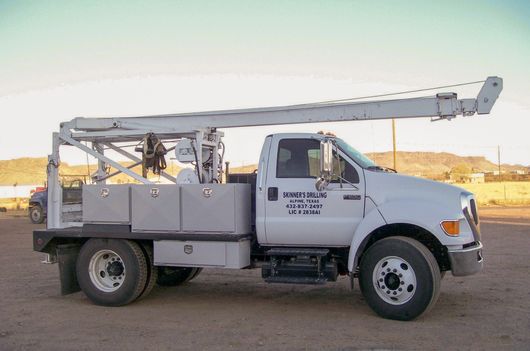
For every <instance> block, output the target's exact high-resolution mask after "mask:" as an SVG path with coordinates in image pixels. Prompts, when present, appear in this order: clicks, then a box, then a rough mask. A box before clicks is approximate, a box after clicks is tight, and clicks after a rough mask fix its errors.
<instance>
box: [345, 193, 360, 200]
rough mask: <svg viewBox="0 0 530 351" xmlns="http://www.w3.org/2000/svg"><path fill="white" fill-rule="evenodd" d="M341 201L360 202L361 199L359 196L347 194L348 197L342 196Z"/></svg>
mask: <svg viewBox="0 0 530 351" xmlns="http://www.w3.org/2000/svg"><path fill="white" fill-rule="evenodd" d="M342 199H343V200H360V199H361V195H353V194H348V195H344V196H342Z"/></svg>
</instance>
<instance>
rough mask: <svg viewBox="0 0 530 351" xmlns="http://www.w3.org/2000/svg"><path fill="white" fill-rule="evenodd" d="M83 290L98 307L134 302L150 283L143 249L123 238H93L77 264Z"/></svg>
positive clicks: (84, 248)
mask: <svg viewBox="0 0 530 351" xmlns="http://www.w3.org/2000/svg"><path fill="white" fill-rule="evenodd" d="M76 272H77V280H78V282H79V286H80V287H81V290H83V292H84V293H85V294H86V295H87V296H88V298H89V299H90V300H92V302H94V303H95V304H96V305H102V306H123V305H126V304H128V303H131V302H133V301H134V300H136V298H138V296H140V294H141V293H142V291H144V289H145V287H146V283H147V275H148V269H147V262H146V258H145V255H144V253H143V252H142V249H141V248H140V246H139V245H138V244H137V243H135V242H133V241H130V240H124V239H94V238H93V239H90V240H88V241H87V242H86V243H85V244H84V245H83V246H82V247H81V251H80V252H79V256H78V258H77V263H76Z"/></svg>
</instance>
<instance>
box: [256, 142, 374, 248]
mask: <svg viewBox="0 0 530 351" xmlns="http://www.w3.org/2000/svg"><path fill="white" fill-rule="evenodd" d="M269 155H270V157H269V165H268V167H267V178H266V179H267V181H266V189H264V190H266V193H265V194H264V195H265V199H264V201H265V234H266V241H267V243H266V244H269V245H293V246H294V245H296V246H306V245H310V246H314V245H319V246H347V245H350V243H351V240H352V237H353V233H354V231H355V228H356V227H357V225H358V224H359V223H360V221H361V220H362V217H363V213H364V191H365V186H364V177H363V173H362V168H361V167H359V166H358V165H357V164H355V163H354V162H353V161H352V160H350V159H348V158H347V156H346V155H344V154H342V152H340V150H338V155H336V156H338V158H339V159H340V163H339V162H338V161H337V159H335V160H334V161H335V162H334V163H335V165H334V167H335V171H334V173H335V174H339V172H340V174H342V177H343V178H345V179H346V180H348V182H350V183H352V184H348V182H345V181H342V182H340V180H339V178H338V177H334V179H333V180H332V183H330V185H329V186H328V188H327V189H326V190H325V191H321V192H318V191H317V190H316V188H315V181H316V178H317V176H318V175H319V159H320V140H319V139H317V138H310V137H308V136H307V135H304V137H298V138H297V137H285V136H281V135H275V136H273V140H272V143H271V147H270V154H269Z"/></svg>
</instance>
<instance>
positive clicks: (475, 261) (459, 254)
mask: <svg viewBox="0 0 530 351" xmlns="http://www.w3.org/2000/svg"><path fill="white" fill-rule="evenodd" d="M448 254H449V261H450V262H451V271H452V272H453V275H454V276H456V277H460V276H464V275H471V274H475V273H478V272H480V271H481V270H482V266H483V263H484V259H483V258H482V243H481V242H480V241H477V242H476V243H475V245H473V246H470V247H466V248H464V249H458V250H449V251H448Z"/></svg>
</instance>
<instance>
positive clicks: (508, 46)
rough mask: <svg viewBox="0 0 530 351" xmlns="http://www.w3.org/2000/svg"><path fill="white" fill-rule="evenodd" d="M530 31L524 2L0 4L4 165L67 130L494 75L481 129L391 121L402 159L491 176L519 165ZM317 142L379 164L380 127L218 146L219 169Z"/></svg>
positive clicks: (385, 135) (384, 127)
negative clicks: (485, 166)
mask: <svg viewBox="0 0 530 351" xmlns="http://www.w3.org/2000/svg"><path fill="white" fill-rule="evenodd" d="M528 18H530V2H528V1H503V2H499V1H437V2H425V1H407V2H395V1H389V2H367V1H277V2H275V1H269V2H263V1H256V2H249V1H211V2H209V1H188V2H184V1H149V2H147V1H142V2H140V1H113V2H105V1H0V43H1V46H0V82H1V84H0V118H1V120H2V121H3V126H4V133H2V136H1V137H0V159H9V158H15V157H22V156H45V155H46V154H48V153H49V151H50V147H51V133H52V132H53V131H56V130H57V129H58V125H59V122H61V121H63V120H69V119H71V118H73V117H75V116H103V115H107V116H108V115H141V114H153V113H172V112H181V111H182V112H184V111H194V110H209V109H218V108H237V107H250V106H267V105H277V104H289V103H299V102H310V101H313V100H323V99H334V98H345V97H353V96H359V95H367V94H374V93H386V92H392V91H398V90H403V89H415V88H422V87H430V86H436V85H443V84H450V83H458V82H466V81H474V80H480V79H484V78H486V77H487V76H488V75H498V76H501V77H503V78H504V85H505V88H504V91H503V93H502V95H501V98H500V100H499V101H498V103H497V105H496V106H495V107H494V109H493V113H492V114H491V115H490V116H485V117H474V118H470V119H457V120H454V121H452V122H450V123H446V122H443V123H440V122H439V123H430V122H428V121H426V120H408V121H399V122H398V126H397V128H398V129H397V131H398V149H399V150H429V151H448V152H454V153H458V154H461V155H468V154H471V155H485V156H487V157H488V158H489V159H492V160H495V158H496V145H499V144H500V145H501V148H502V154H503V160H504V161H506V162H511V163H515V162H517V163H523V164H530V159H529V155H530V140H528V136H527V135H528V130H530V122H529V120H530V99H529V97H528V91H529V83H528V82H530V68H529V67H528V62H529V61H530V39H529V38H530V21H528ZM477 89H478V87H473V88H466V89H457V90H456V91H457V92H459V93H462V94H461V96H462V97H473V96H474V95H475V94H476V92H477ZM466 95H467V96H466ZM322 128H325V129H327V130H334V131H336V132H337V133H338V134H339V135H340V136H342V137H343V138H344V139H346V140H347V141H348V142H350V143H351V144H352V145H354V146H355V147H356V148H358V149H360V150H361V151H364V152H370V151H384V150H389V149H390V148H391V140H390V125H389V122H388V121H382V122H359V123H347V124H330V125H326V126H312V125H302V126H288V127H280V128H278V127H276V128H273V127H267V128H259V129H256V128H245V129H238V130H230V131H227V133H226V134H227V138H226V141H227V143H228V146H229V157H230V158H231V159H232V160H233V161H234V162H236V163H238V162H239V163H250V162H255V160H256V159H257V153H258V152H259V148H260V144H261V140H262V137H263V136H265V135H266V134H268V133H270V132H273V131H316V130H318V129H322ZM242 138H243V140H245V138H246V140H248V143H247V144H248V147H246V148H244V149H242V148H241V147H238V143H237V142H236V140H242ZM254 144H255V145H254ZM76 160H77V162H83V161H84V158H81V157H79V158H78V159H76V158H75V157H74V156H71V159H67V161H69V162H75V161H76Z"/></svg>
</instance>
